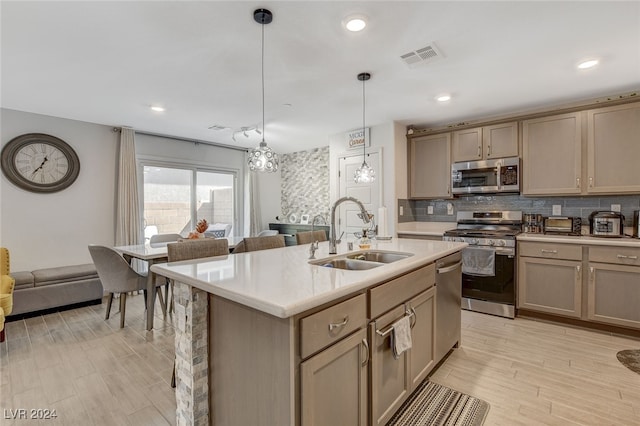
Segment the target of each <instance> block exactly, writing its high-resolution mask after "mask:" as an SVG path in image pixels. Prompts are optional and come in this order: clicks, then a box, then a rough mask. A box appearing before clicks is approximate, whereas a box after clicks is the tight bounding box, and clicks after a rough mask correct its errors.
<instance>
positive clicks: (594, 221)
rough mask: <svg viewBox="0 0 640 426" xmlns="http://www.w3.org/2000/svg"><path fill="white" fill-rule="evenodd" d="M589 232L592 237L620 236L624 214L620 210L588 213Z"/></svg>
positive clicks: (622, 230) (622, 233) (622, 229)
mask: <svg viewBox="0 0 640 426" xmlns="http://www.w3.org/2000/svg"><path fill="white" fill-rule="evenodd" d="M589 233H590V234H591V235H593V236H594V237H622V236H623V235H624V216H623V215H622V214H621V213H620V212H609V211H595V212H593V213H591V214H590V215H589Z"/></svg>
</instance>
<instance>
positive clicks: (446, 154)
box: [408, 133, 453, 199]
mask: <svg viewBox="0 0 640 426" xmlns="http://www.w3.org/2000/svg"><path fill="white" fill-rule="evenodd" d="M408 143H409V147H408V150H409V197H410V198H417V199H428V198H452V197H453V196H452V194H451V133H441V134H436V135H428V136H419V137H415V138H410V139H409V141H408Z"/></svg>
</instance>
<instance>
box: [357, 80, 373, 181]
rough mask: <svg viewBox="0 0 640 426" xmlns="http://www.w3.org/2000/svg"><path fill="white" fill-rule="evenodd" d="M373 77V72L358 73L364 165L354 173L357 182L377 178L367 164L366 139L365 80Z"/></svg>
mask: <svg viewBox="0 0 640 426" xmlns="http://www.w3.org/2000/svg"><path fill="white" fill-rule="evenodd" d="M370 78H371V74H369V73H368V72H363V73H360V74H358V80H360V81H361V82H362V165H361V166H360V167H359V168H357V169H356V171H355V173H354V174H353V180H354V181H355V182H356V183H371V182H373V181H374V180H375V179H376V172H375V170H373V169H372V168H371V167H370V166H369V165H368V164H367V144H366V142H367V141H366V140H365V130H366V127H365V121H364V118H365V97H364V82H365V81H367V80H369V79H370Z"/></svg>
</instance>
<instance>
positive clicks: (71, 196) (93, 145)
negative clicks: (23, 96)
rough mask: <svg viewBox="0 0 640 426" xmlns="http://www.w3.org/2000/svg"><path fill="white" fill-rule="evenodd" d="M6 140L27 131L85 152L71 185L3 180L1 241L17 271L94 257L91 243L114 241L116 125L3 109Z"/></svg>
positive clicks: (0, 183) (1, 117)
mask: <svg viewBox="0 0 640 426" xmlns="http://www.w3.org/2000/svg"><path fill="white" fill-rule="evenodd" d="M0 120H1V123H2V126H1V127H2V129H1V131H0V136H1V140H2V145H3V146H4V144H5V143H7V142H8V141H10V140H11V139H13V138H15V137H17V136H20V135H22V134H25V133H46V134H50V135H53V136H56V137H59V138H60V139H62V140H64V141H65V142H67V143H68V144H69V145H71V147H73V149H74V150H75V151H76V152H77V154H78V157H79V158H80V174H79V176H78V179H77V180H76V181H75V183H74V184H73V185H71V186H70V187H69V188H67V189H65V190H63V191H60V192H56V193H53V194H37V193H32V192H28V191H25V190H23V189H20V188H18V187H16V186H14V185H13V184H12V183H10V182H9V181H8V180H7V179H6V178H5V176H4V174H2V178H1V179H2V180H1V181H0V199H1V203H0V204H1V205H0V230H1V231H0V244H1V245H2V246H3V247H7V248H8V249H9V250H10V255H11V269H12V270H13V271H23V270H33V269H38V268H46V267H54V266H63V265H75V264H81V263H90V262H91V257H90V256H89V251H88V250H87V245H88V244H91V243H93V244H109V245H113V243H114V238H115V237H114V236H115V231H114V230H115V213H114V211H115V208H114V204H115V201H114V200H115V195H114V193H115V190H114V188H115V183H116V164H117V148H118V145H119V134H118V133H114V132H113V131H112V127H109V126H102V125H97V124H91V123H85V122H81V121H74V120H65V119H60V118H56V117H49V116H45V115H38V114H31V113H24V112H20V111H15V110H8V109H1V110H0Z"/></svg>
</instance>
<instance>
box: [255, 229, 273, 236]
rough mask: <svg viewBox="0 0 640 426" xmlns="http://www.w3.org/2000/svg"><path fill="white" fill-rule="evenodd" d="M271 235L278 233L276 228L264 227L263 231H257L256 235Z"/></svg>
mask: <svg viewBox="0 0 640 426" xmlns="http://www.w3.org/2000/svg"><path fill="white" fill-rule="evenodd" d="M271 235H278V230H277V229H265V230H264V231H260V232H258V235H257V237H269V236H271Z"/></svg>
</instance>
